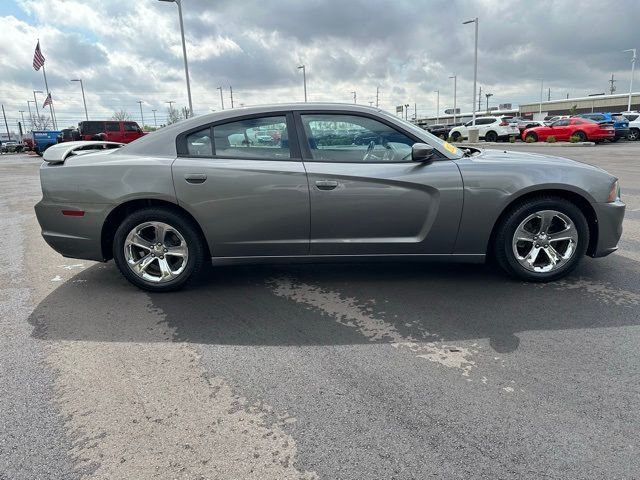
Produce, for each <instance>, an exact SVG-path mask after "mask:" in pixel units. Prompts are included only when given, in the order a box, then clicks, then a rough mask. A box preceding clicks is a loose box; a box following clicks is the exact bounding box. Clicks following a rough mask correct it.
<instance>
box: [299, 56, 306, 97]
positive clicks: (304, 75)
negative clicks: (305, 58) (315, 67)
mask: <svg viewBox="0 0 640 480" xmlns="http://www.w3.org/2000/svg"><path fill="white" fill-rule="evenodd" d="M298 70H302V83H303V85H304V101H305V103H307V68H306V66H305V65H300V66H299V67H298Z"/></svg>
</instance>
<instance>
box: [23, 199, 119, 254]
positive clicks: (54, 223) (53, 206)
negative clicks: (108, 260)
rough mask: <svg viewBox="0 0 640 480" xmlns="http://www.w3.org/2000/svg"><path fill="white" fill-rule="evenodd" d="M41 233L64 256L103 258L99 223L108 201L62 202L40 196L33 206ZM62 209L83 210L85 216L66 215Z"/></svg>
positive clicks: (106, 210)
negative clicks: (47, 200) (43, 198)
mask: <svg viewBox="0 0 640 480" xmlns="http://www.w3.org/2000/svg"><path fill="white" fill-rule="evenodd" d="M34 209H35V212H36V217H37V219H38V223H39V224H40V227H41V228H42V237H43V238H44V240H45V241H46V242H47V243H48V244H49V246H50V247H51V248H53V249H54V250H55V251H56V252H58V253H60V254H61V255H62V256H64V257H70V258H79V259H83V260H95V261H98V262H102V261H104V260H105V258H104V255H103V253H102V238H101V237H102V225H103V224H104V220H105V218H106V215H107V213H108V212H109V206H108V205H101V204H90V205H78V204H73V205H72V204H69V205H61V204H58V203H49V202H45V201H44V200H41V201H40V202H38V203H37V204H36V206H35V207H34ZM62 210H82V211H84V212H85V213H84V216H82V217H76V216H65V215H63V214H62Z"/></svg>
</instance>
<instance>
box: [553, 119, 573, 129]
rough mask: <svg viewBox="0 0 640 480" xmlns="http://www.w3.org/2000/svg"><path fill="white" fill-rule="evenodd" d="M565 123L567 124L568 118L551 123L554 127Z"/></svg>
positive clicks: (563, 125) (564, 125) (562, 125)
mask: <svg viewBox="0 0 640 480" xmlns="http://www.w3.org/2000/svg"><path fill="white" fill-rule="evenodd" d="M567 125H569V120H558V121H557V122H554V123H553V126H554V127H566V126H567Z"/></svg>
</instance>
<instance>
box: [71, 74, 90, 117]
mask: <svg viewBox="0 0 640 480" xmlns="http://www.w3.org/2000/svg"><path fill="white" fill-rule="evenodd" d="M71 81H72V82H80V89H81V90H82V103H84V116H85V117H86V119H87V120H89V114H88V113H87V101H86V100H85V98H84V85H83V84H82V79H81V78H73V79H71Z"/></svg>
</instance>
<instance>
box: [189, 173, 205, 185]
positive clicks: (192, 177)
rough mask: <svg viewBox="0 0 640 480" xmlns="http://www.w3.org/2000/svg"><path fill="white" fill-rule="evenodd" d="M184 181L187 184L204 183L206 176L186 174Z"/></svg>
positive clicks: (202, 174)
mask: <svg viewBox="0 0 640 480" xmlns="http://www.w3.org/2000/svg"><path fill="white" fill-rule="evenodd" d="M184 179H185V180H186V181H187V183H194V184H198V183H204V181H205V180H206V179H207V175H206V174H204V173H186V174H185V175H184Z"/></svg>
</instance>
